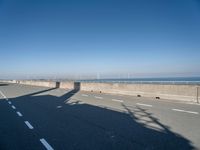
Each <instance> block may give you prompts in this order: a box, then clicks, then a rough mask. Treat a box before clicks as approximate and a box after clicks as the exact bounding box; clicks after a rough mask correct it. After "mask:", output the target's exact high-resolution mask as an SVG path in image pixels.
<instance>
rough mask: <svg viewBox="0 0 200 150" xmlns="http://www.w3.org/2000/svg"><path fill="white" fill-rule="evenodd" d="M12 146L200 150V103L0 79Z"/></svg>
mask: <svg viewBox="0 0 200 150" xmlns="http://www.w3.org/2000/svg"><path fill="white" fill-rule="evenodd" d="M7 149H8V150H13V149H14V150H22V149H26V150H36V149H37V150H40V149H44V150H45V149H48V150H52V149H55V150H137V149H142V150H143V149H144V150H154V149H155V150H162V149H170V150H171V149H176V150H190V149H200V105H197V104H190V103H181V102H177V101H174V102H173V101H167V100H155V99H151V98H143V97H132V96H120V95H108V94H103V93H93V92H81V91H75V90H72V91H70V90H64V89H56V88H43V87H33V86H25V85H17V84H5V83H0V150H7Z"/></svg>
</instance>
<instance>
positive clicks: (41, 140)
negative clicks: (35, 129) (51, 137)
mask: <svg viewBox="0 0 200 150" xmlns="http://www.w3.org/2000/svg"><path fill="white" fill-rule="evenodd" d="M40 142H41V143H42V144H43V145H44V147H45V148H46V149H47V150H53V148H52V147H51V145H49V143H47V141H46V140H45V139H40Z"/></svg>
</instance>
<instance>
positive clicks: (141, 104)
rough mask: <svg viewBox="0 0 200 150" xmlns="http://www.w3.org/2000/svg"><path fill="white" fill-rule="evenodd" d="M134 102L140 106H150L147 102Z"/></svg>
mask: <svg viewBox="0 0 200 150" xmlns="http://www.w3.org/2000/svg"><path fill="white" fill-rule="evenodd" d="M136 104H137V105H140V106H146V107H152V105H149V104H143V103H136Z"/></svg>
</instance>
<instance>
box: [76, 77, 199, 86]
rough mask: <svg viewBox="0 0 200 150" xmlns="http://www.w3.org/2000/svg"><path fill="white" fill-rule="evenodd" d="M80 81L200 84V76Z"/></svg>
mask: <svg viewBox="0 0 200 150" xmlns="http://www.w3.org/2000/svg"><path fill="white" fill-rule="evenodd" d="M77 81H79V82H100V83H130V84H131V83H132V84H134V83H135V84H136V83H137V84H138V83H141V84H189V85H200V77H168V78H167V77H166V78H129V79H126V78H123V79H91V80H89V79H87V80H77Z"/></svg>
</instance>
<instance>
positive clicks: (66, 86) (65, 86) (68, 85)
mask: <svg viewBox="0 0 200 150" xmlns="http://www.w3.org/2000/svg"><path fill="white" fill-rule="evenodd" d="M60 88H62V89H73V88H74V82H72V81H70V82H60Z"/></svg>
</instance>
